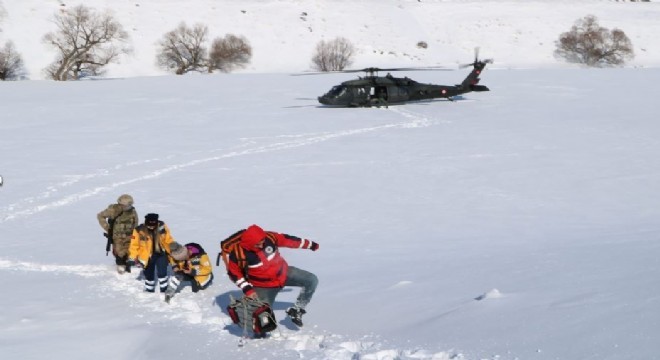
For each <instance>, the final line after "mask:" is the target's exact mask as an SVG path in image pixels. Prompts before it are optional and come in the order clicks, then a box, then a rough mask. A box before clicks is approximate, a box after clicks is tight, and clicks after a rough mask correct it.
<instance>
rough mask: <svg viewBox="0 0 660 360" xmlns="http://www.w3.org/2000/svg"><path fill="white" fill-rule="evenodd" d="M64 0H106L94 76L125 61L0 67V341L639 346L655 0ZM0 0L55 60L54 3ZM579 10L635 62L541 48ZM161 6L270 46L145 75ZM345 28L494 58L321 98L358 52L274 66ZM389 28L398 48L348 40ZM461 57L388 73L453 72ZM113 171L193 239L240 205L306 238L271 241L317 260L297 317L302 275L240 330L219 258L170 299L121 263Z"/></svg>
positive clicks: (164, 354)
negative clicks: (107, 27) (107, 18)
mask: <svg viewBox="0 0 660 360" xmlns="http://www.w3.org/2000/svg"><path fill="white" fill-rule="evenodd" d="M85 4H87V5H90V6H95V7H96V5H99V4H102V5H106V6H112V8H113V9H114V11H115V12H116V13H117V14H118V17H120V18H122V19H126V20H125V21H126V23H125V26H126V27H127V28H128V29H131V31H132V38H133V41H134V46H136V52H135V56H134V57H133V58H130V59H124V60H123V61H122V64H119V65H117V66H113V68H112V71H111V73H110V74H108V76H109V77H113V78H114V77H125V78H121V79H116V78H115V79H112V80H107V81H80V82H53V81H17V82H0V99H2V105H1V107H2V110H1V111H0V154H2V156H0V176H2V178H3V180H4V183H3V185H2V187H0V239H1V240H2V245H3V246H2V252H0V279H1V280H0V284H1V286H2V289H3V295H2V296H0V324H1V325H2V326H0V359H39V360H40V359H46V358H47V359H53V360H78V359H81V360H82V359H85V360H87V359H98V360H106V359H108V360H110V359H140V360H142V359H145V360H146V359H181V358H194V359H199V360H206V359H250V360H251V359H258V360H262V359H271V360H281V359H285V360H288V359H331V360H358V359H360V360H389V359H397V360H412V359H425V360H448V359H455V360H482V359H488V360H528V359H532V360H550V359H562V360H564V359H565V360H574V359H580V360H582V359H589V360H596V359H597V360H620V359H635V360H637V359H656V358H660V348H659V347H658V345H657V337H658V333H659V332H658V328H659V325H660V312H658V311H657V309H658V306H660V291H659V290H658V287H657V285H656V283H657V279H658V278H660V261H659V260H658V251H659V245H658V241H657V239H658V237H659V236H660V231H659V230H658V229H659V228H658V219H660V208H658V206H657V204H658V203H660V189H659V186H658V184H659V183H660V182H659V181H658V180H659V179H660V161H659V160H658V154H659V153H660V141H658V139H660V125H659V124H658V121H657V113H658V110H659V108H658V105H657V100H656V97H657V95H656V91H655V90H654V87H655V84H657V83H658V82H659V81H660V69H658V68H657V67H658V64H660V61H659V60H660V54H659V51H660V50H659V48H658V45H657V42H654V41H652V36H653V35H654V34H655V33H656V32H657V31H655V32H651V31H650V30H648V29H654V27H657V26H658V24H657V23H658V22H657V20H656V19H659V18H660V17H658V11H659V9H658V3H657V2H656V3H634V4H633V3H619V2H610V1H591V2H585V3H576V2H574V1H570V2H569V1H565V2H564V1H559V2H542V1H485V0H483V1H477V0H464V1H458V0H456V1H429V0H423V1H422V2H417V1H377V0H374V1H360V2H356V1H340V0H337V1H293V0H289V1H284V0H283V1H272V0H271V1H256V0H250V1H247V0H246V1H241V2H221V1H211V0H207V1H190V2H186V4H187V6H185V7H182V6H181V2H175V1H157V2H156V1H139V2H138V1H131V2H127V1H116V2H106V1H100V0H90V1H86V2H85ZM523 4H524V5H525V6H524V7H523ZM3 5H4V8H5V10H6V16H5V17H4V22H3V25H2V27H3V32H2V33H1V36H2V38H3V39H4V38H5V37H7V38H12V39H13V40H14V42H15V44H16V46H17V48H18V49H19V51H20V52H21V53H22V54H23V56H24V58H25V61H26V65H27V66H28V67H29V68H30V72H31V78H33V79H37V78H39V76H38V75H37V76H33V75H35V74H36V73H38V72H39V71H40V70H39V69H41V68H42V67H43V66H45V64H47V63H48V62H49V61H50V56H47V55H46V54H47V52H45V51H44V47H43V45H42V44H41V43H40V42H39V39H40V37H41V34H42V33H44V32H46V31H47V30H48V29H49V26H50V25H49V24H48V21H47V20H46V21H42V19H47V17H48V16H49V14H51V13H52V12H53V11H56V10H57V9H58V8H59V7H60V4H59V2H57V1H53V2H51V1H32V0H20V1H19V0H16V1H9V0H3ZM73 5H74V4H69V3H66V6H73ZM137 5H139V6H137ZM221 5H222V6H221ZM98 7H101V6H100V5H99V6H98ZM200 8H201V9H203V10H204V11H201V10H197V9H200ZM228 9H231V11H230V10H228ZM587 9H588V10H589V11H588V12H589V13H593V14H595V15H597V16H599V18H600V19H601V21H602V24H603V25H604V26H608V27H615V26H617V27H620V28H622V29H624V30H625V31H626V32H627V33H628V35H629V36H630V37H631V40H632V41H633V43H634V44H635V46H636V51H637V58H636V59H635V60H634V61H633V63H632V64H630V66H628V67H626V68H621V69H581V68H578V67H574V66H566V65H565V64H561V63H558V62H556V61H555V60H554V59H552V58H551V55H550V54H551V48H552V44H551V43H552V41H553V40H554V39H555V38H556V36H557V33H558V32H561V31H564V30H565V29H566V28H568V27H570V25H571V24H572V22H573V21H574V19H575V18H577V17H580V16H582V15H583V13H585V12H586V10H587ZM241 10H246V13H245V14H243V12H242V11H241ZM303 11H305V12H307V13H308V18H307V19H306V20H302V19H300V14H301V13H302V12H303ZM532 12H536V14H537V15H536V17H535V15H532ZM257 14H259V16H257ZM321 14H322V15H321ZM337 14H338V15H337ZM241 16H245V17H250V19H252V20H251V21H249V22H248V21H242V20H241V19H242V18H241ZM180 18H185V19H183V20H186V21H189V22H190V23H192V22H194V21H197V20H199V21H203V22H207V23H208V25H209V26H210V27H211V28H213V26H212V21H211V20H213V19H215V20H214V21H215V23H216V24H217V25H216V26H217V28H215V30H214V31H215V32H216V34H217V35H221V34H224V33H225V32H228V31H231V32H235V33H243V34H245V35H246V36H247V37H248V38H249V39H250V40H251V41H252V43H253V46H254V48H255V50H258V49H268V51H269V53H264V52H263V51H264V50H258V53H257V52H255V58H254V61H253V63H252V65H251V67H250V68H249V69H246V70H245V71H243V72H240V73H236V74H230V75H226V74H218V75H214V76H173V75H172V76H148V77H134V76H137V75H160V74H161V73H160V72H159V71H158V70H157V69H156V68H155V67H154V63H153V56H154V55H153V50H154V47H153V44H154V41H155V40H157V38H158V37H159V36H161V35H162V33H163V32H164V31H167V30H168V29H170V28H171V27H173V26H175V25H176V24H177V23H178V21H180V20H181V19H180ZM129 19H130V20H129ZM276 19H278V20H279V19H285V20H287V21H288V25H290V27H289V30H286V29H283V28H282V27H280V26H279V25H278V24H279V21H276ZM384 19H390V20H384ZM532 19H536V21H533V20H532ZM541 19H547V21H546V25H547V26H546V27H540V26H537V27H534V26H532V25H534V23H540V22H541ZM253 20H254V21H253ZM436 20H437V21H436ZM129 21H131V22H130V23H129ZM303 23H304V24H307V25H309V24H312V25H313V29H312V30H313V31H309V30H308V29H307V30H306V27H305V26H304V25H302V24H303ZM220 24H232V25H231V26H229V25H228V28H231V30H225V29H221V28H220ZM292 24H298V25H299V26H298V25H296V26H294V25H292ZM358 24H359V25H358ZM365 24H366V25H365ZM395 24H396V26H399V27H397V28H394V25H395ZM471 24H472V25H474V26H471ZM479 24H481V25H479ZM485 24H488V27H486V25H485ZM537 25H538V24H537ZM26 27H30V28H32V29H34V31H22V30H21V29H24V28H26ZM375 28H378V30H379V31H375ZM513 28H515V29H519V30H520V33H516V32H512V31H509V29H513ZM532 28H535V29H538V32H536V33H534V32H533V31H532V30H527V29H532ZM443 29H451V30H452V31H451V34H449V30H443ZM475 29H480V30H481V32H477V31H476V30H475ZM493 29H500V30H502V31H495V30H493ZM454 30H455V31H454ZM347 31H348V32H350V33H351V34H352V36H348V37H350V38H351V40H353V41H355V42H359V47H360V48H361V49H363V50H362V52H361V54H360V56H359V57H358V63H357V64H356V67H360V66H367V65H368V66H371V65H381V64H383V65H397V66H398V65H405V66H412V65H415V64H420V65H422V64H424V65H428V64H436V63H441V64H455V63H457V62H464V61H466V60H470V58H471V57H472V48H473V47H474V46H475V45H480V46H481V51H482V54H483V55H484V56H492V57H494V58H495V61H496V63H495V64H493V65H492V66H491V65H489V66H488V67H487V68H486V70H485V71H484V72H483V74H482V82H481V83H482V84H483V85H486V86H488V87H489V88H490V89H491V91H490V92H481V93H468V94H465V95H463V96H461V97H459V98H457V99H456V100H457V101H454V102H450V101H446V100H436V101H423V102H417V103H410V104H406V105H399V106H390V107H389V108H370V109H364V108H359V109H342V108H326V107H322V106H320V105H319V104H318V103H317V100H316V96H318V95H320V94H322V93H324V92H325V91H327V90H328V89H330V87H331V86H333V85H336V84H338V83H340V82H342V81H345V80H348V79H352V78H354V75H355V74H329V75H324V76H289V73H290V72H296V71H300V70H306V69H308V60H307V59H308V58H309V57H310V55H309V53H310V52H311V49H313V47H314V44H315V42H316V41H317V40H318V39H320V38H322V37H324V36H332V37H334V36H335V35H338V34H342V35H345V32H347ZM383 32H384V33H385V34H390V36H386V35H381V33H383ZM420 33H426V34H427V37H425V38H421V37H420V36H419V34H420ZM514 33H516V34H519V35H517V37H516V36H513V35H512V34H514ZM530 33H531V34H534V35H533V36H531V37H528V36H529V35H528V34H530ZM285 34H286V35H291V36H292V37H288V36H286V37H285V36H284V35H285ZM260 35H261V36H260ZM266 35H268V36H266ZM272 35H277V36H275V37H276V38H277V39H279V41H276V40H273V37H272ZM296 36H298V38H297V41H294V40H291V39H292V38H295V37H296ZM381 36H383V37H381ZM541 39H542V40H541ZM419 40H426V41H427V42H429V49H427V50H426V51H422V50H417V49H416V48H414V44H416V43H417V41H419ZM443 41H444V42H443ZM370 46H371V48H369V47H370ZM386 46H387V49H388V51H389V50H392V49H394V50H392V51H394V52H396V55H395V54H391V55H387V54H386V53H385V54H383V55H380V53H379V52H378V51H377V52H376V53H374V52H373V51H369V50H365V49H372V48H373V49H384V48H385V47H386ZM642 48H643V49H644V50H642ZM406 49H408V50H406ZM525 49H531V50H529V51H526V50H525ZM541 50H543V51H541ZM546 50H547V51H548V53H546ZM404 52H405V53H407V54H409V56H403V55H401V54H403V53H404ZM274 54H275V55H276V56H275V55H274ZM301 54H303V55H304V56H303V55H301ZM522 68H525V69H522ZM467 71H468V70H467V69H463V70H456V71H449V72H425V71H418V72H411V73H405V72H402V73H400V75H401V76H409V77H411V78H413V79H415V80H418V81H421V82H429V83H440V84H454V83H457V82H459V81H461V80H462V79H463V78H464V77H465V76H466V75H467ZM122 193H130V194H132V195H133V196H134V197H135V199H136V208H137V210H138V212H139V214H140V216H141V217H143V216H144V215H145V214H147V213H149V212H157V213H159V214H160V215H161V217H162V219H163V220H165V221H166V222H167V224H168V225H169V226H170V228H171V230H172V233H173V236H174V238H175V239H176V240H177V241H179V242H182V243H186V242H197V243H200V244H201V245H202V246H204V248H205V249H206V250H207V251H208V252H209V254H210V255H211V257H212V258H214V257H215V254H217V251H218V245H219V241H220V240H221V239H222V238H224V237H226V236H227V235H229V234H231V233H233V232H234V231H236V230H238V229H240V228H244V227H246V226H248V225H250V224H253V223H257V224H260V225H261V226H263V227H264V228H266V229H267V230H274V231H281V232H286V233H290V234H293V235H298V236H302V237H306V238H309V239H312V240H314V241H317V242H318V243H319V244H320V246H321V247H320V249H319V251H317V252H311V251H306V250H293V249H284V250H282V253H283V255H284V257H285V258H286V259H287V260H288V261H289V263H290V264H291V265H294V266H298V267H300V268H303V269H306V270H309V271H311V272H313V273H315V274H316V275H317V276H318V277H319V280H320V283H319V288H318V291H317V293H316V294H315V296H314V299H313V300H312V302H311V304H310V305H309V307H308V314H307V315H305V327H303V328H302V329H296V327H295V326H294V325H293V324H292V323H291V322H290V321H289V320H287V319H286V318H285V315H284V310H285V309H286V308H287V307H288V306H290V305H291V304H292V302H293V301H294V299H295V297H296V295H297V291H298V290H297V289H295V288H292V289H288V288H287V289H285V290H284V291H283V292H282V293H281V295H280V296H279V297H278V298H277V301H276V302H275V304H274V308H275V313H276V316H277V318H278V320H279V329H278V330H276V331H275V332H274V333H273V336H272V337H271V338H270V339H266V340H255V341H250V342H248V343H247V345H246V346H244V347H243V348H239V347H238V346H237V344H238V341H239V339H240V336H241V330H240V329H239V328H237V327H236V326H235V325H233V324H231V321H230V318H229V316H228V315H227V314H226V312H225V307H226V305H227V304H228V301H229V296H230V295H233V296H238V295H239V291H238V288H237V287H236V286H235V285H234V284H232V283H231V282H230V281H229V280H228V278H227V276H226V275H225V273H224V269H223V267H222V266H220V267H215V268H214V272H215V275H216V280H215V282H214V284H213V285H212V286H211V287H210V288H209V289H207V290H204V291H202V292H200V293H197V294H194V293H192V292H190V288H189V287H188V288H185V289H184V291H183V292H182V293H181V294H179V295H177V297H175V298H174V300H173V301H172V303H171V304H169V305H168V304H166V303H165V302H164V301H163V296H162V294H158V293H157V294H148V293H144V292H143V281H141V279H139V278H138V276H139V274H138V273H137V272H134V273H132V274H130V275H118V274H116V272H115V270H114V263H113V259H112V257H108V256H106V254H105V238H104V237H103V236H102V232H103V231H102V229H101V228H100V227H99V224H98V223H97V221H96V214H97V213H98V212H99V211H101V210H103V209H105V207H107V206H108V204H110V203H113V202H114V201H115V200H116V199H117V197H118V196H119V195H120V194H122Z"/></svg>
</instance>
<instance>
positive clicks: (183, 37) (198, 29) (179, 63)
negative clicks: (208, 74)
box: [156, 22, 209, 75]
mask: <svg viewBox="0 0 660 360" xmlns="http://www.w3.org/2000/svg"><path fill="white" fill-rule="evenodd" d="M208 33H209V29H208V27H207V26H206V25H203V24H195V26H194V27H192V28H189V27H188V26H187V25H186V23H184V22H182V23H181V24H179V26H178V27H177V28H176V29H174V30H172V31H170V32H168V33H167V34H165V36H164V37H163V39H162V40H160V42H159V43H158V47H159V50H158V54H157V55H156V61H157V62H158V65H159V66H160V67H161V68H163V69H165V70H169V71H174V73H176V74H177V75H182V74H185V73H187V72H189V71H202V69H204V68H205V67H206V61H207V50H206V47H205V46H204V43H205V42H206V38H207V37H208Z"/></svg>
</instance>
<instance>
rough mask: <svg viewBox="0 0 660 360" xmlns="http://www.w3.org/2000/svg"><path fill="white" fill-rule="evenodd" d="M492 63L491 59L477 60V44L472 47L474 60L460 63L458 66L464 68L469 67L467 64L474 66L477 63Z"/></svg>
mask: <svg viewBox="0 0 660 360" xmlns="http://www.w3.org/2000/svg"><path fill="white" fill-rule="evenodd" d="M492 63H493V59H483V60H479V47H478V46H477V47H475V48H474V62H473V63H470V64H462V65H460V66H459V68H461V69H462V68H466V67H469V66H473V67H476V66H477V65H485V64H492Z"/></svg>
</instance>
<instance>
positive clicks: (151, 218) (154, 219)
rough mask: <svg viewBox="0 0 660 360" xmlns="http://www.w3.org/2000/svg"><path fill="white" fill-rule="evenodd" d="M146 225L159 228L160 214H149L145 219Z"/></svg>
mask: <svg viewBox="0 0 660 360" xmlns="http://www.w3.org/2000/svg"><path fill="white" fill-rule="evenodd" d="M144 224H145V225H147V226H158V214H154V213H150V214H147V215H146V216H145V217H144Z"/></svg>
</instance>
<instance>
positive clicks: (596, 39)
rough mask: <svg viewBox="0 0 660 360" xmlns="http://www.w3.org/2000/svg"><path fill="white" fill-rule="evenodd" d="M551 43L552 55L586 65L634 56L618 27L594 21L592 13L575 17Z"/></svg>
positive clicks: (618, 61) (617, 62)
mask: <svg viewBox="0 0 660 360" xmlns="http://www.w3.org/2000/svg"><path fill="white" fill-rule="evenodd" d="M555 44H556V46H557V47H556V50H555V56H556V57H558V58H563V59H565V60H566V61H568V62H574V63H580V64H586V65H588V66H613V65H622V64H624V63H625V62H626V60H628V59H632V58H634V56H635V54H634V52H633V47H632V43H631V42H630V39H629V38H628V36H626V34H625V33H624V32H623V31H622V30H619V29H613V30H611V31H610V30H608V29H606V28H604V27H602V26H600V25H598V19H597V18H596V17H595V16H593V15H588V16H585V17H584V18H581V19H578V20H577V21H576V22H575V25H573V27H572V28H571V30H570V31H568V32H565V33H562V34H561V35H560V36H559V40H558V41H556V43H555Z"/></svg>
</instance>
